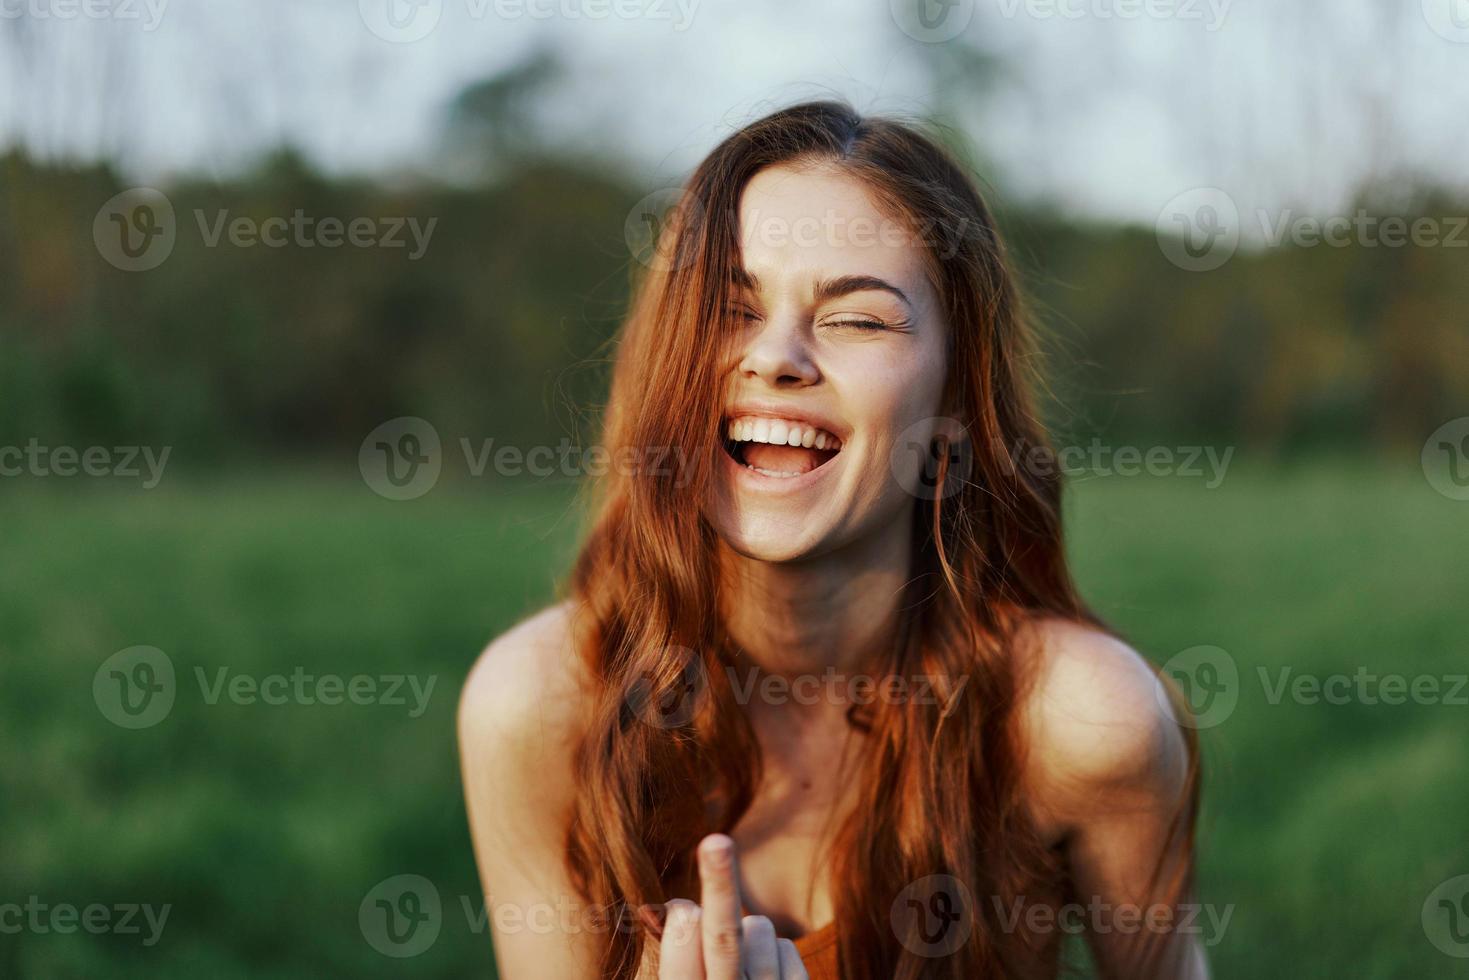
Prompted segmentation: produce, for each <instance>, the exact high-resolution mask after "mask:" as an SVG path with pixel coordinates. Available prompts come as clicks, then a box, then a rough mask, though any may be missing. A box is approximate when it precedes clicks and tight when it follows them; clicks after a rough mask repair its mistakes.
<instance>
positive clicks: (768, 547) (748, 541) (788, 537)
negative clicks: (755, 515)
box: [714, 519, 825, 563]
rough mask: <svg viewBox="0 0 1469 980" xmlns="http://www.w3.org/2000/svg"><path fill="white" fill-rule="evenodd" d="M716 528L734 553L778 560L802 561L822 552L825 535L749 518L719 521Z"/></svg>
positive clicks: (777, 561)
mask: <svg viewBox="0 0 1469 980" xmlns="http://www.w3.org/2000/svg"><path fill="white" fill-rule="evenodd" d="M714 528H715V531H716V532H718V534H719V536H720V538H721V539H723V541H724V543H725V544H726V545H727V546H728V547H729V549H730V550H731V551H733V552H734V553H735V554H737V555H741V556H743V557H745V558H750V559H753V560H755V561H768V562H776V563H784V562H793V561H800V560H801V559H803V558H810V557H812V556H814V555H816V554H819V553H820V552H821V550H822V548H821V545H822V542H823V540H824V537H825V536H824V535H821V534H815V533H812V530H813V529H812V528H810V527H809V526H808V527H802V528H799V529H792V528H790V527H787V526H784V525H780V524H775V523H772V522H768V521H757V520H750V519H744V520H737V521H731V522H721V521H716V522H715V524H714Z"/></svg>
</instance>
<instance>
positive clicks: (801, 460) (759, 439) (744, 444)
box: [724, 415, 842, 479]
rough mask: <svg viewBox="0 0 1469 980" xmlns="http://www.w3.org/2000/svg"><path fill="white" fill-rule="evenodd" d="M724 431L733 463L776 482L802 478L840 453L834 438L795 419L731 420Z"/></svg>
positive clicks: (765, 417) (734, 418)
mask: <svg viewBox="0 0 1469 980" xmlns="http://www.w3.org/2000/svg"><path fill="white" fill-rule="evenodd" d="M724 428H725V438H726V441H725V449H726V451H728V453H729V455H730V456H731V457H732V458H733V459H734V460H735V461H736V462H738V463H740V464H741V465H743V466H745V467H746V468H747V469H751V470H754V471H755V472H757V473H760V474H762V475H764V476H769V477H774V478H776V479H792V478H795V477H798V476H804V475H805V474H807V473H810V472H811V471H812V470H815V469H817V468H818V467H820V466H822V465H823V464H824V463H827V462H829V461H830V460H831V459H832V458H833V457H834V456H836V454H837V453H838V452H840V451H841V445H842V442H841V440H840V439H838V438H837V437H836V436H835V435H834V434H832V433H831V432H828V431H827V430H825V429H822V428H818V427H817V426H814V425H812V424H810V423H808V422H803V421H801V420H799V419H782V418H772V417H769V416H763V415H762V416H753V415H745V416H735V417H733V418H731V419H729V420H728V421H727V422H726V423H725V426H724Z"/></svg>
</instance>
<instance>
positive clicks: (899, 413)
mask: <svg viewBox="0 0 1469 980" xmlns="http://www.w3.org/2000/svg"><path fill="white" fill-rule="evenodd" d="M740 225H741V231H740V237H741V263H740V267H739V268H737V269H735V270H733V276H734V282H735V286H736V288H735V294H734V299H733V301H732V302H733V304H734V307H735V309H734V310H733V311H732V312H734V313H735V315H736V316H735V319H736V323H737V324H740V326H739V328H738V329H739V331H740V332H739V335H738V338H737V339H736V341H735V343H734V348H733V352H732V354H731V355H730V361H729V364H728V374H727V388H726V398H725V409H724V418H723V421H722V426H723V435H724V436H725V442H724V452H723V453H722V454H721V455H722V459H721V466H720V467H719V469H718V471H717V475H716V479H715V484H714V491H713V497H712V506H711V512H710V518H711V520H712V522H713V524H714V527H715V529H716V530H717V531H718V532H719V534H720V535H721V536H722V537H723V538H724V540H725V541H726V542H728V544H729V545H730V546H731V547H732V548H733V549H734V550H735V551H737V552H739V553H740V554H743V555H746V556H748V557H751V558H757V559H761V560H764V561H790V560H794V559H799V558H805V557H811V556H815V555H819V554H821V553H823V552H827V551H830V550H833V549H835V548H839V547H841V546H843V545H846V544H849V543H851V542H853V541H856V540H859V539H861V538H863V537H865V536H868V535H872V534H875V533H878V532H880V531H881V530H883V529H884V528H891V527H892V526H893V525H894V524H895V523H896V522H897V521H899V520H900V519H901V518H902V517H903V516H905V513H908V512H910V511H911V508H912V507H913V504H914V497H913V495H912V494H911V493H910V492H909V490H907V489H905V488H912V487H914V486H916V482H917V472H918V470H919V468H920V467H921V466H922V462H921V459H920V457H919V456H918V454H917V453H916V452H914V451H912V447H913V446H914V445H921V446H926V445H927V444H928V441H929V439H930V438H931V435H932V432H933V430H934V426H935V424H936V420H935V418H934V417H935V416H936V415H937V414H938V411H939V407H940V400H941V397H942V392H943V387H944V376H945V368H946V365H945V353H944V351H945V330H946V326H945V324H944V323H943V322H942V321H941V318H940V316H939V314H938V303H937V297H936V295H935V293H934V290H933V288H932V286H931V284H930V283H929V281H928V277H927V275H926V274H925V269H926V266H925V251H924V249H923V247H922V245H921V243H920V242H918V241H916V240H915V237H914V235H913V234H912V233H911V232H910V231H909V230H908V228H907V226H906V225H905V224H903V223H902V222H899V221H898V220H896V219H895V218H893V217H889V216H887V215H885V214H884V213H883V212H882V211H881V210H880V209H879V208H878V207H877V204H876V203H875V201H874V200H873V198H872V196H871V195H870V194H869V193H868V191H867V190H866V188H865V187H864V185H863V184H861V183H859V182H858V181H857V180H856V179H854V178H852V177H849V176H846V175H844V174H842V173H841V172H840V171H838V170H835V169H833V168H830V167H825V166H818V167H812V166H806V167H791V166H778V167H771V168H768V169H766V170H763V171H761V172H760V173H758V174H756V175H755V177H754V178H753V179H752V180H751V181H750V182H749V184H748V185H747V186H746V188H745V191H744V194H743V196H742V197H741V200H740ZM895 447H897V448H898V449H899V452H898V453H896V454H895V453H894V449H895ZM895 465H896V467H897V469H896V470H895ZM910 468H911V470H912V472H908V470H909V469H910Z"/></svg>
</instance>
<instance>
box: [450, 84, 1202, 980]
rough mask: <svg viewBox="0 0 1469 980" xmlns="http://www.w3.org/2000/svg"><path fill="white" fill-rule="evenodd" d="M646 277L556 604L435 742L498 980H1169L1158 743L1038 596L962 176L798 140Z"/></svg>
mask: <svg viewBox="0 0 1469 980" xmlns="http://www.w3.org/2000/svg"><path fill="white" fill-rule="evenodd" d="M656 258H657V261H655V262H653V263H652V271H651V272H650V273H649V274H648V275H647V277H646V279H645V281H644V282H643V283H642V284H641V287H640V289H639V291H638V294H637V297H636V300H635V303H634V306H633V309H632V312H631V314H630V316H629V318H628V320H627V323H626V325H625V328H624V332H623V333H622V335H621V338H620V341H619V346H618V348H617V352H616V368H615V372H614V377H613V383H612V391H611V398H610V402H609V404H608V406H607V415H606V420H605V443H606V446H607V448H608V450H609V452H610V459H611V460H613V461H614V463H615V465H614V466H613V467H612V472H611V474H610V475H609V476H608V477H607V478H606V479H605V481H604V486H603V487H602V488H601V491H602V492H601V499H600V500H599V503H598V507H597V511H596V521H595V524H594V526H593V528H592V530H591V532H590V535H589V537H588V539H587V541H586V542H585V544H584V546H583V549H582V551H581V554H580V557H579V559H578V561H577V564H576V567H575V571H574V573H573V575H572V578H571V582H570V589H569V596H568V597H567V599H566V600H565V601H564V602H562V603H561V604H560V605H557V606H555V607H553V608H551V609H548V610H546V611H544V612H542V613H540V614H539V615H536V616H535V617H533V618H531V619H529V620H527V621H525V622H524V623H522V624H520V625H519V626H517V627H515V628H514V629H512V630H511V631H510V632H509V633H507V634H505V635H504V636H502V637H500V638H499V639H498V640H496V641H495V642H494V643H492V644H491V645H490V647H489V649H488V650H486V651H485V653H484V654H483V655H482V657H481V658H480V660H479V662H478V663H477V665H476V666H475V668H474V670H473V671H472V673H471V675H470V678H469V680H468V682H467V685H466V688H465V691H464V695H463V699H462V703H461V707H460V739H461V747H462V755H463V771H464V781H465V786H466V795H467V802H468V809H469V815H470V822H471V828H472V833H473V838H474V844H475V853H476V856H477V859H478V862H479V868H480V874H481V879H482V882H483V885H484V889H485V892H486V895H487V896H488V900H489V903H490V904H489V907H490V909H491V924H492V927H493V931H494V939H495V951H496V954H497V956H498V960H499V966H500V975H501V976H502V977H505V978H508V980H533V978H542V977H544V978H555V980H591V978H602V977H609V978H611V977H616V978H652V977H659V978H663V980H704V978H706V977H707V978H710V980H735V978H739V977H749V978H752V980H775V978H785V980H792V978H801V977H807V976H811V977H828V978H836V977H842V978H848V980H858V978H861V980H879V978H881V980H889V978H894V977H897V978H920V977H922V978H952V980H958V978H966V980H968V978H975V977H1054V976H1056V975H1057V974H1058V972H1060V971H1061V970H1062V969H1063V956H1062V945H1063V940H1065V938H1066V937H1067V935H1069V934H1071V933H1073V932H1076V931H1079V930H1084V931H1085V934H1086V936H1087V940H1088V944H1089V946H1090V948H1091V951H1092V954H1093V957H1094V959H1095V962H1096V964H1097V968H1098V971H1099V972H1100V973H1101V974H1102V975H1104V976H1113V977H1128V978H1134V977H1151V976H1156V977H1187V978H1201V977H1204V976H1206V968H1205V966H1204V963H1203V958H1202V956H1201V955H1200V948H1199V943H1198V942H1197V941H1196V939H1195V938H1194V936H1193V934H1192V932H1191V931H1190V930H1187V929H1184V928H1181V925H1182V924H1183V923H1184V922H1185V921H1187V920H1186V919H1185V918H1184V917H1183V916H1181V915H1178V914H1177V913H1178V911H1179V907H1180V906H1181V905H1182V904H1183V903H1184V902H1186V901H1188V893H1189V885H1190V868H1191V861H1192V856H1191V848H1192V836H1193V821H1194V813H1195V809H1196V785H1197V767H1196V765H1195V764H1194V759H1195V757H1196V754H1195V751H1194V748H1193V743H1192V740H1191V739H1190V738H1188V737H1187V733H1188V732H1189V729H1188V728H1187V727H1186V726H1185V725H1180V723H1179V721H1180V719H1179V718H1178V717H1177V716H1175V714H1174V708H1173V701H1172V699H1171V698H1170V696H1169V694H1168V693H1167V691H1166V690H1165V688H1164V687H1163V686H1162V685H1161V684H1160V682H1159V679H1158V677H1157V675H1156V673H1155V672H1154V671H1153V670H1152V669H1151V668H1149V667H1148V666H1147V664H1146V662H1145V661H1144V660H1142V659H1141V658H1140V657H1139V656H1138V655H1137V654H1136V653H1134V652H1133V651H1132V650H1131V649H1129V648H1128V647H1127V646H1126V645H1125V644H1124V643H1122V642H1120V641H1119V640H1118V639H1116V638H1115V637H1113V636H1112V635H1111V634H1110V633H1109V632H1108V631H1107V630H1106V629H1105V628H1104V627H1103V626H1101V625H1100V624H1099V623H1098V621H1097V620H1096V618H1095V617H1094V616H1093V615H1092V614H1091V613H1089V612H1088V611H1087V609H1086V607H1085V606H1084V605H1083V603H1082V602H1081V600H1080V599H1079V598H1078V597H1077V594H1076V590H1075V588H1074V587H1073V584H1072V581H1071V578H1070V575H1069V573H1068V571H1067V567H1066V561H1065V555H1064V551H1063V548H1062V539H1061V523H1060V503H1061V487H1060V485H1059V480H1058V478H1057V477H1056V476H1055V475H1054V474H1055V468H1054V467H1048V466H1037V465H1035V461H1036V460H1037V459H1038V458H1039V457H1038V456H1037V453H1038V452H1041V451H1043V449H1044V446H1045V443H1044V437H1043V433H1042V432H1041V431H1039V428H1038V424H1037V421H1036V414H1035V411H1034V409H1033V407H1032V403H1031V399H1030V396H1029V388H1030V385H1031V381H1032V379H1031V378H1030V377H1029V376H1028V373H1029V371H1030V369H1031V368H1032V366H1033V365H1034V363H1035V360H1034V357H1035V355H1034V352H1033V351H1032V348H1031V346H1030V341H1029V336H1028V333H1027V330H1026V324H1025V321H1024V319H1023V317H1022V312H1021V309H1020V304H1019V300H1018V298H1017V295H1016V288H1015V283H1014V280H1013V277H1012V274H1011V272H1010V270H1009V268H1008V267H1007V263H1006V259H1005V255H1004V250H1003V247H1002V245H1001V242H1000V240H999V238H998V237H997V235H996V232H995V228H994V224H993V222H992V221H991V218H990V215H989V213H988V211H987V209H986V207H985V205H984V204H983V202H982V201H981V199H980V197H979V195H978V193H977V192H976V190H975V188H974V186H973V184H972V183H971V181H970V180H969V179H968V178H967V177H966V176H965V174H964V172H963V170H962V168H960V167H959V166H958V165H956V163H955V161H954V160H953V159H952V158H951V157H950V156H949V155H947V154H946V153H945V152H944V151H943V150H942V149H941V148H940V147H939V146H938V145H937V144H936V143H935V142H933V141H931V140H930V139H929V138H927V137H925V136H924V135H922V134H921V133H920V132H918V131H917V130H915V129H914V128H911V127H909V126H907V125H904V124H902V123H899V122H896V121H892V120H886V119H877V118H863V117H861V116H859V115H858V114H857V113H855V112H854V111H853V110H852V109H850V108H849V107H847V106H844V105H839V104H834V103H826V102H822V103H812V104H805V105H798V106H795V107H792V108H790V109H786V110H784V111H781V112H777V113H775V114H773V115H771V116H768V117H766V118H764V119H761V120H759V121H758V122H755V123H754V124H752V125H750V126H748V127H746V128H744V129H742V130H740V131H739V132H736V133H735V134H734V135H732V136H730V137H729V138H728V139H726V140H725V141H724V142H723V143H722V144H720V145H719V147H717V148H716V149H715V150H714V152H713V153H711V154H710V155H709V157H708V158H707V159H706V160H705V161H704V162H703V163H702V164H701V165H700V166H699V168H698V169H697V170H696V171H695V173H694V174H693V176H692V177H691V178H690V180H689V182H688V184H687V185H686V187H685V193H684V196H683V198H682V202H681V204H680V206H679V207H677V208H675V209H674V213H673V215H672V216H671V218H670V220H669V222H668V223H667V224H666V225H665V228H664V232H663V235H662V238H661V246H660V249H659V253H658V256H657V257H656ZM1176 925H1177V926H1180V927H1179V928H1175V926H1176Z"/></svg>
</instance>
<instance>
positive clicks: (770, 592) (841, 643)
mask: <svg viewBox="0 0 1469 980" xmlns="http://www.w3.org/2000/svg"><path fill="white" fill-rule="evenodd" d="M912 519H913V518H912V514H911V512H909V513H906V514H905V516H904V517H903V519H901V520H898V521H895V522H893V523H892V524H891V525H889V526H887V527H884V528H883V529H882V530H881V531H880V532H878V533H876V534H873V535H869V536H868V537H866V538H863V539H861V540H859V541H855V542H853V543H851V544H849V545H846V546H844V547H842V548H841V549H838V550H837V551H833V552H829V553H827V554H823V555H821V556H819V557H816V558H811V559H808V560H802V561H798V562H780V563H777V562H767V561H760V560H758V559H753V558H747V557H745V556H743V555H739V554H737V553H735V552H734V551H732V550H730V549H729V548H727V547H721V549H720V596H721V606H722V612H723V616H724V621H725V626H726V629H727V630H728V632H729V636H730V639H731V640H732V641H733V643H734V645H735V647H736V649H737V650H738V651H739V661H738V663H737V665H736V670H737V671H739V670H741V669H748V668H754V669H756V670H757V671H759V672H761V673H764V674H770V675H776V676H779V677H781V678H782V679H783V680H785V681H788V682H794V681H795V680H796V679H797V678H804V677H808V676H809V677H815V678H818V679H819V680H820V681H821V682H822V684H823V687H822V690H826V689H827V685H830V684H832V683H847V682H848V681H849V680H850V679H851V678H852V677H854V676H859V675H864V673H865V674H869V675H870V673H871V665H872V664H873V663H874V662H875V661H877V660H878V657H879V655H880V654H881V652H882V651H883V650H885V649H886V648H887V647H888V646H890V645H891V644H892V643H893V642H894V640H895V638H896V635H897V626H898V613H899V607H900V603H901V602H902V601H903V595H904V587H905V585H906V584H907V582H908V579H909V568H910V565H909V562H910V556H911V551H912ZM806 683H807V684H808V685H809V683H810V682H809V681H807V682H806Z"/></svg>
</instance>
